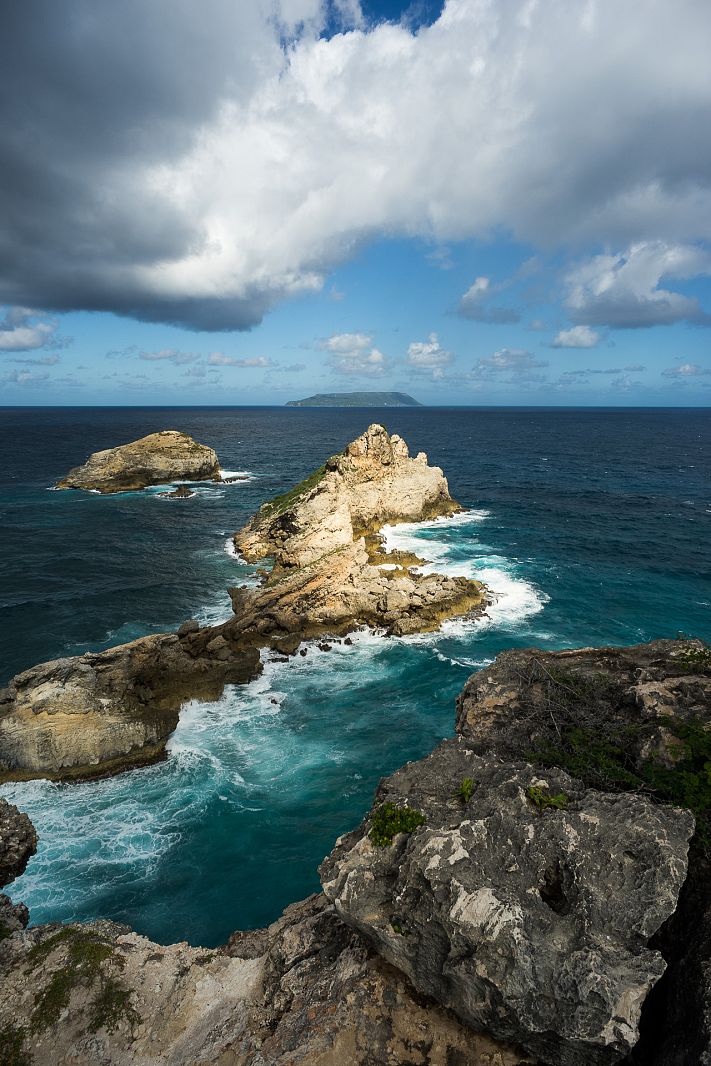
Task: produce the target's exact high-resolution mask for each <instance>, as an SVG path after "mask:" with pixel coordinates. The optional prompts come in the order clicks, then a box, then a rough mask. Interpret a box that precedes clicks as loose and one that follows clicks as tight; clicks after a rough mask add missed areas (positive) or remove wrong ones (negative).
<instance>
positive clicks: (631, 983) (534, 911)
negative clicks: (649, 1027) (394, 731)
mask: <svg viewBox="0 0 711 1066" xmlns="http://www.w3.org/2000/svg"><path fill="white" fill-rule="evenodd" d="M377 799H378V806H377V807H376V808H375V810H374V811H373V812H372V813H371V817H370V819H369V820H368V821H367V822H366V823H365V825H364V826H363V827H362V828H361V830H359V831H357V832H356V833H354V834H349V835H348V836H346V837H345V838H343V839H342V840H341V842H340V843H339V844H338V845H337V847H336V849H335V851H334V852H333V854H332V855H331V856H330V857H329V859H327V860H326V862H325V863H324V864H323V866H322V868H321V874H322V879H323V886H324V891H325V892H326V895H327V896H328V897H329V898H330V899H332V900H333V901H334V903H335V904H336V908H337V910H338V912H339V913H340V914H341V915H342V916H343V917H344V919H345V920H346V921H348V922H349V923H351V924H353V925H354V926H355V927H356V928H357V929H359V930H361V931H362V932H363V933H364V934H366V935H367V936H369V937H370V938H371V939H372V940H373V941H374V943H375V944H376V946H377V949H378V951H379V952H380V954H382V955H383V956H384V958H386V959H387V960H388V962H391V963H392V964H393V965H394V966H397V967H398V969H400V970H402V971H403V972H404V973H405V974H407V976H408V977H409V978H410V980H411V981H412V982H413V984H414V985H415V987H416V988H418V989H419V990H420V991H422V992H424V993H426V994H428V995H430V996H432V997H433V998H435V999H436V1000H437V1001H438V1002H439V1003H442V1004H444V1005H445V1006H447V1007H450V1008H451V1009H453V1010H454V1011H455V1012H456V1013H457V1015H458V1016H459V1017H460V1018H461V1019H462V1020H463V1021H465V1022H467V1023H469V1024H470V1025H472V1026H473V1027H475V1028H476V1029H479V1030H484V1031H486V1032H489V1033H491V1034H493V1035H494V1036H496V1037H498V1038H499V1039H502V1040H508V1041H512V1042H515V1043H518V1044H521V1045H522V1046H523V1047H525V1048H527V1049H528V1050H529V1051H530V1052H532V1053H535V1054H536V1055H538V1056H540V1058H541V1059H542V1060H543V1061H544V1062H546V1063H552V1064H555V1066H603V1064H606V1063H613V1062H616V1061H618V1060H619V1059H620V1058H622V1057H623V1056H624V1055H625V1054H626V1052H628V1051H629V1050H630V1048H631V1047H632V1046H633V1045H634V1044H635V1043H636V1041H637V1037H638V1026H639V1018H640V1011H641V1007H642V1004H643V1002H644V1000H645V998H646V996H647V994H648V992H649V990H650V989H651V987H652V986H653V985H654V984H655V982H656V981H657V980H658V979H659V978H660V977H661V975H662V973H663V972H664V968H665V964H664V960H663V958H662V956H661V954H660V953H659V952H657V951H654V950H651V949H650V947H649V940H650V938H651V937H652V936H653V935H654V934H655V933H656V932H657V930H658V929H659V928H660V926H661V925H662V923H663V922H664V921H665V920H666V919H667V918H668V917H669V915H670V914H672V913H673V911H674V909H675V907H676V903H677V898H678V895H679V891H680V889H681V886H682V884H683V883H684V879H685V877H686V870H687V850H688V843H689V839H690V837H691V835H692V833H693V831H694V819H693V816H692V815H691V814H690V812H688V811H682V810H677V809H675V808H672V807H664V806H657V805H654V804H653V803H652V802H651V801H650V800H648V799H645V798H643V797H641V796H633V795H624V794H623V795H609V794H605V793H601V792H598V791H596V790H593V789H586V788H585V787H583V786H581V784H580V783H579V782H577V781H575V780H574V779H572V778H570V777H569V776H568V775H567V774H565V773H564V772H563V771H560V770H547V771H546V772H545V773H542V772H540V771H538V770H536V769H534V768H532V767H531V766H529V765H527V764H525V763H518V764H516V763H509V762H500V761H499V760H493V759H485V758H482V757H480V756H477V755H475V754H474V753H473V752H472V750H471V749H470V748H469V747H468V746H467V743H466V741H465V740H464V739H463V738H458V739H456V740H451V741H445V742H444V743H443V744H442V745H441V746H440V747H439V748H438V749H437V750H436V751H435V752H434V753H433V754H432V755H430V756H429V757H428V758H427V759H424V760H422V761H421V762H419V763H412V764H409V765H408V766H406V767H405V768H403V769H402V770H400V771H398V773H396V774H395V775H393V777H391V778H389V779H388V780H387V781H385V782H384V783H383V784H382V785H381V787H380V789H379V792H378V797H377ZM388 804H389V805H390V806H389V807H388V806H386V805H388ZM407 810H411V811H413V812H417V814H418V815H420V816H421V819H422V821H421V824H420V825H418V826H415V827H414V829H413V831H412V832H409V833H408V832H397V829H398V828H399V826H400V824H401V822H400V821H399V820H398V819H401V818H402V815H401V814H399V813H398V812H403V811H407ZM387 816H389V817H390V818H391V821H392V822H393V826H394V828H395V830H396V831H395V835H394V836H393V837H392V838H391V842H390V843H388V842H386V841H384V840H383V839H381V837H379V836H378V831H379V828H380V826H381V823H382V822H383V821H384V820H385V821H387ZM416 820H419V819H416Z"/></svg>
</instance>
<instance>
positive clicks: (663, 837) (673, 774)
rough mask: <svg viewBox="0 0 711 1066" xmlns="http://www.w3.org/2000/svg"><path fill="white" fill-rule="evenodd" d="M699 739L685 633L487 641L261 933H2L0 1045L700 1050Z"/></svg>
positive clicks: (592, 1063) (482, 1051)
mask: <svg viewBox="0 0 711 1066" xmlns="http://www.w3.org/2000/svg"><path fill="white" fill-rule="evenodd" d="M594 722H599V723H600V725H599V729H597V730H596V731H594V732H591V735H589V736H588V735H587V734H588V731H589V729H590V725H591V724H592V723H594ZM709 737H711V652H710V651H709V649H707V648H706V647H705V646H704V645H703V644H702V643H701V642H699V641H692V640H679V641H656V642H654V643H651V644H647V645H640V646H637V647H631V648H601V649H589V648H588V649H582V650H579V651H573V652H557V653H554V652H541V651H538V650H536V649H523V650H515V651H509V652H506V653H504V654H502V655H501V656H499V658H498V659H497V661H496V662H495V663H494V664H493V665H492V666H491V667H488V668H487V669H485V670H482V671H481V672H479V673H477V674H474V675H473V676H472V678H471V679H470V681H469V682H468V683H467V685H466V687H465V689H464V691H463V693H462V695H461V697H460V699H459V701H458V717H457V735H456V736H455V737H454V738H453V739H451V740H446V741H444V743H443V744H442V745H440V746H439V747H438V748H437V749H436V750H435V751H434V752H433V753H432V755H430V756H428V757H427V758H425V759H423V760H420V761H419V762H415V763H409V764H407V765H406V766H405V767H403V768H402V769H401V770H399V771H398V772H397V773H395V774H394V775H392V776H391V777H389V778H386V779H384V780H383V781H382V782H381V784H380V786H379V788H378V791H377V794H376V797H375V802H374V804H373V808H372V810H371V811H370V812H369V813H368V815H367V816H366V818H365V819H364V821H363V823H362V824H361V826H360V827H358V828H357V829H356V830H354V831H353V832H352V833H348V834H346V835H345V836H343V837H342V838H341V839H340V840H339V841H337V842H336V846H335V848H334V850H333V852H332V854H331V855H330V856H328V857H327V859H326V860H325V861H324V863H323V866H322V879H323V884H324V894H321V895H317V896H312V897H310V898H309V899H307V900H304V901H303V902H301V903H297V904H294V905H293V906H291V907H289V908H287V910H286V911H285V912H284V914H283V916H282V917H281V918H280V919H279V920H278V921H277V922H275V923H274V924H273V925H272V926H270V927H269V928H268V929H264V930H252V931H249V932H237V933H235V934H233V936H232V937H231V938H230V940H229V942H228V944H227V945H225V946H224V947H223V948H221V949H214V950H206V949H201V948H190V947H188V946H187V945H185V944H175V945H170V946H160V945H156V944H152V943H151V942H149V941H147V940H146V939H144V938H142V937H140V936H138V935H136V934H135V933H133V932H131V931H130V930H129V929H128V928H126V927H121V926H116V925H114V924H112V923H108V922H94V923H90V924H87V925H68V926H56V925H55V926H41V927H38V928H34V929H33V928H30V929H28V930H23V929H21V928H16V929H15V930H14V931H12V932H10V934H9V935H7V936H6V937H5V939H4V940H2V941H0V966H2V967H3V970H4V974H5V978H4V994H3V996H2V998H1V999H0V1049H2V1051H3V1052H4V1053H5V1056H6V1059H7V1061H9V1062H13V1063H17V1064H19V1063H22V1064H23V1066H26V1064H31V1066H50V1064H51V1066H55V1064H56V1066H69V1064H70V1063H71V1064H72V1066H89V1064H93V1063H95V1062H102V1063H104V1064H105V1066H124V1064H126V1066H128V1064H129V1063H131V1064H138V1066H157V1064H158V1063H163V1062H170V1063H172V1064H173V1066H188V1064H190V1066H192V1064H194V1063H200V1064H202V1066H212V1064H215V1066H227V1064H230V1066H234V1064H237V1066H294V1064H296V1063H299V1064H300V1066H341V1064H343V1063H348V1064H349V1066H378V1064H383V1066H384V1064H386V1063H392V1064H406V1063H407V1064H412V1063H417V1064H418V1066H453V1064H455V1066H523V1064H530V1066H534V1064H537V1066H608V1064H609V1066H611V1064H613V1063H619V1064H623V1063H624V1064H625V1066H692V1064H700V1066H703V1064H706V1063H708V1062H709V1061H711V1027H710V1026H709V1019H710V1016H711V1010H710V1005H711V996H710V995H709V992H710V987H709V978H708V974H709V972H711V904H710V901H709V896H708V888H707V885H708V873H709V864H708V848H709V843H708V840H709V838H708V829H709V810H710V808H711V796H710V795H709V793H710V792H711V790H709V788H708V785H707V784H706V783H705V782H706V781H707V776H708V775H707V771H706V770H705V769H704V767H705V766H706V765H707V763H708V759H709V750H708V749H709V744H710V741H709ZM524 748H525V750H524ZM13 812H14V814H13ZM10 813H11V814H13V817H14V818H15V819H17V818H21V817H22V816H20V815H19V812H17V811H15V809H14V808H11V811H10ZM2 824H3V823H2V811H0V828H1V827H2ZM23 832H24V834H25V838H27V833H26V826H24V827H23V828H21V830H20V833H19V834H17V833H16V834H15V839H17V838H18V835H19V836H21V835H22V833H23ZM692 834H693V836H692ZM690 838H691V845H689V841H690ZM3 841H4V838H3V836H2V835H0V868H2V867H3V853H2V848H3ZM32 847H33V843H32V840H31V839H29V840H28V841H27V843H26V845H25V848H26V850H27V849H29V850H31V849H32ZM20 850H21V849H20ZM17 853H18V849H17V847H16V848H15V855H16V858H15V859H14V861H15V862H17ZM20 924H21V923H20ZM11 1054H13V1055H14V1056H15V1058H12V1057H11Z"/></svg>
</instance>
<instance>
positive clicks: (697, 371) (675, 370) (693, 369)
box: [662, 363, 711, 381]
mask: <svg viewBox="0 0 711 1066" xmlns="http://www.w3.org/2000/svg"><path fill="white" fill-rule="evenodd" d="M706 374H711V366H699V364H698V363H682V364H681V365H680V366H670V367H669V368H668V369H667V370H662V377H665V378H672V379H674V380H675V381H685V380H687V381H688V379H689V378H699V377H703V376H704V375H706Z"/></svg>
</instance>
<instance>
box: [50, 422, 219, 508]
mask: <svg viewBox="0 0 711 1066" xmlns="http://www.w3.org/2000/svg"><path fill="white" fill-rule="evenodd" d="M219 478H220V464H219V462H218V459H217V454H216V453H215V452H214V451H213V450H212V448H208V447H207V445H205V444H198V443H197V441H194V440H193V439H192V437H189V436H188V435H187V433H179V432H178V431H177V430H173V429H165V430H162V431H161V432H160V433H151V434H149V435H148V436H147V437H142V438H141V439H140V440H136V441H132V442H131V443H130V444H122V445H120V446H119V447H117V448H107V449H105V450H104V451H100V452H94V453H93V455H90V456H89V458H88V459H87V461H86V462H85V463H84V464H83V465H82V466H77V467H75V468H74V469H73V470H70V471H69V473H68V474H67V476H66V477H63V478H62V479H61V480H60V481H58V482H57V486H56V487H57V488H58V489H90V490H92V491H94V492H102V493H112V492H130V491H134V490H137V489H144V488H146V486H147V485H162V484H164V483H165V482H167V481H176V480H187V481H211V480H219ZM177 493H181V495H182V494H183V493H182V492H181V490H176V494H177Z"/></svg>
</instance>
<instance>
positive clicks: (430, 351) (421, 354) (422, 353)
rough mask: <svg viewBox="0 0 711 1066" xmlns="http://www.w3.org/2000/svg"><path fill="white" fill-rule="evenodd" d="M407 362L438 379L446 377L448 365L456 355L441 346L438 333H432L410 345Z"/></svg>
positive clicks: (417, 369) (415, 368)
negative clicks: (423, 339) (424, 339)
mask: <svg viewBox="0 0 711 1066" xmlns="http://www.w3.org/2000/svg"><path fill="white" fill-rule="evenodd" d="M405 362H406V363H407V364H408V366H411V367H413V368H414V370H415V371H417V372H420V373H429V374H431V376H432V377H433V378H434V379H435V380H436V379H438V378H442V377H444V373H445V369H446V367H448V366H450V364H451V363H453V362H454V356H453V355H452V353H451V352H449V351H447V349H446V348H443V347H442V346H441V344H440V343H439V337H438V336H437V334H436V333H430V335H429V338H428V339H427V340H426V341H413V342H412V343H411V344H410V345H408V349H407V356H406V358H405Z"/></svg>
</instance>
